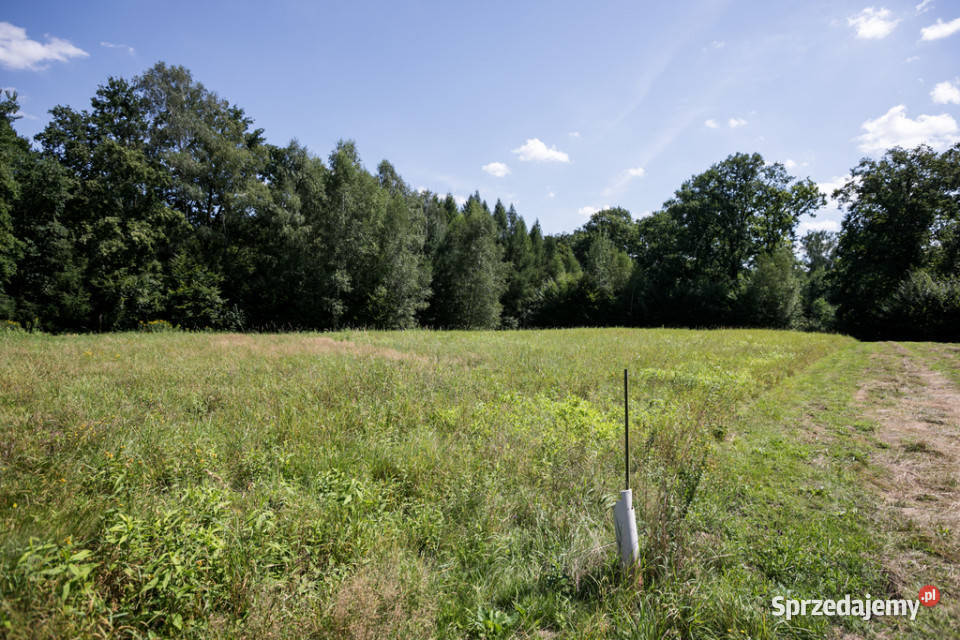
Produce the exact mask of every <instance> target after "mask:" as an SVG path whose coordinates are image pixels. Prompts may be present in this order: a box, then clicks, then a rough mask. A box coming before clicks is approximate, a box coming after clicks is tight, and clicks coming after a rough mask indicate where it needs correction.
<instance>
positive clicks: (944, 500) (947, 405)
mask: <svg viewBox="0 0 960 640" xmlns="http://www.w3.org/2000/svg"><path fill="white" fill-rule="evenodd" d="M874 362H875V365H876V366H875V369H874V373H876V376H871V379H870V380H869V381H867V382H865V383H864V385H863V386H862V387H861V389H860V391H859V392H858V394H857V398H856V400H857V402H858V404H859V405H860V406H861V407H862V408H863V411H864V414H865V415H866V416H867V417H869V418H872V419H873V420H874V421H876V423H877V430H876V432H875V434H874V436H875V438H876V441H877V442H876V444H877V446H878V452H877V454H876V455H875V456H874V457H873V459H872V462H873V465H874V469H873V471H874V473H873V475H872V477H871V483H872V484H873V485H874V489H875V491H876V492H877V493H878V495H879V498H880V500H879V504H878V509H877V512H876V518H877V520H878V525H879V526H880V527H881V528H882V529H884V530H887V531H889V532H891V533H892V536H891V539H892V540H893V542H892V543H891V544H890V545H888V548H887V549H885V552H884V558H883V560H884V566H885V568H886V569H887V571H888V572H889V575H890V577H891V580H892V582H893V583H894V585H895V587H896V590H897V591H899V592H900V595H901V596H902V597H904V598H916V597H917V595H916V594H917V592H918V590H919V587H921V586H923V585H924V584H933V585H935V586H937V587H938V588H939V589H940V590H941V593H942V596H941V603H940V605H938V606H937V607H935V608H934V609H932V610H929V611H925V612H921V613H924V614H925V615H924V616H922V619H921V616H918V621H919V622H920V624H919V625H906V624H903V623H900V624H893V625H889V626H888V625H884V626H883V628H881V629H878V631H879V633H878V635H880V636H886V637H901V634H906V635H909V636H914V637H956V636H954V635H948V636H942V635H940V634H942V633H943V632H944V631H945V630H947V629H951V630H952V631H950V633H954V634H956V633H958V632H957V631H956V628H955V627H953V625H955V624H958V622H960V388H958V386H957V385H956V384H954V383H953V382H952V381H951V380H949V379H948V378H947V377H946V376H944V375H943V374H941V373H939V372H937V371H934V370H932V369H930V368H929V367H928V366H927V364H926V362H925V361H924V359H923V358H922V357H920V355H919V354H917V353H915V352H914V351H912V350H911V349H909V348H908V347H906V346H904V345H901V344H898V343H885V344H883V345H878V350H877V353H876V354H875V356H874ZM957 364H958V365H960V362H958V363H957ZM927 614H930V615H927ZM934 634H935V635H934Z"/></svg>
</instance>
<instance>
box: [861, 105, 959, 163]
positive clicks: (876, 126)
mask: <svg viewBox="0 0 960 640" xmlns="http://www.w3.org/2000/svg"><path fill="white" fill-rule="evenodd" d="M861 126H862V128H863V129H865V130H866V133H864V134H862V135H861V136H859V137H858V138H857V140H859V142H860V150H861V151H865V152H867V153H872V152H874V151H886V150H887V149H889V148H890V147H897V146H899V147H905V148H907V149H911V148H913V147H916V146H917V145H919V144H927V145H930V146H931V147H933V148H934V149H944V148H946V147H948V146H950V145H952V144H953V143H955V142H957V141H958V140H960V135H958V131H960V130H958V128H957V122H956V120H954V119H953V118H952V117H951V116H950V115H948V114H946V113H944V114H941V115H939V116H928V115H920V116H918V117H917V119H916V120H911V119H910V118H908V117H907V108H906V107H905V106H903V105H902V104H901V105H898V106H896V107H893V108H892V109H890V110H889V111H887V112H886V113H885V114H883V115H882V116H880V117H879V118H877V119H875V120H867V121H866V122H864V123H863V125H861Z"/></svg>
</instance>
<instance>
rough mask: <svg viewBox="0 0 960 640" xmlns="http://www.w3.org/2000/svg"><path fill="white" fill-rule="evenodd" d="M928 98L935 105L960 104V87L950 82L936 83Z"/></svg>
mask: <svg viewBox="0 0 960 640" xmlns="http://www.w3.org/2000/svg"><path fill="white" fill-rule="evenodd" d="M930 97H931V98H932V99H933V101H934V102H936V103H937V104H960V87H957V85H955V84H953V83H951V82H938V83H937V86H935V87H934V88H933V91H931V92H930Z"/></svg>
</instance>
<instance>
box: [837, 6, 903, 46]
mask: <svg viewBox="0 0 960 640" xmlns="http://www.w3.org/2000/svg"><path fill="white" fill-rule="evenodd" d="M898 22H900V20H892V19H891V18H890V10H889V9H874V8H873V7H867V8H866V9H864V10H863V11H861V12H860V13H858V14H857V15H855V16H853V17H850V18H847V24H848V25H850V26H851V27H854V28H855V29H856V30H857V37H858V38H864V39H877V38H886V37H887V36H888V35H890V33H891V32H893V29H894V27H896V26H897V23H898Z"/></svg>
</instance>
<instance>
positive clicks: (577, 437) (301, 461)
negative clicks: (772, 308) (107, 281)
mask: <svg viewBox="0 0 960 640" xmlns="http://www.w3.org/2000/svg"><path fill="white" fill-rule="evenodd" d="M878 348H880V347H879V346H878V345H876V344H868V343H861V342H857V341H856V340H853V339H852V338H847V337H843V336H837V335H825V334H804V333H798V332H789V331H766V330H714V331H693V330H666V329H663V330H635V329H572V330H555V331H500V332H456V331H449V332H432V331H419V330H417V331H402V332H359V331H357V332H351V331H346V332H340V333H323V334H319V333H317V334H306V333H297V334H263V335H255V334H249V335H241V334H224V333H185V332H176V331H162V332H157V333H147V332H133V333H118V334H104V335H64V336H51V335H40V334H30V333H25V332H13V331H10V332H0V636H6V637H8V638H47V637H49V638H53V637H197V638H201V637H202V638H210V637H247V638H286V637H290V638H304V637H313V638H328V637H329V638H391V637H396V638H430V637H438V638H460V637H468V638H496V637H528V638H566V637H570V638H574V637H576V638H581V637H595V638H606V637H610V638H661V637H673V638H748V637H749V638H819V637H824V636H827V635H831V634H832V635H836V636H838V637H839V635H840V634H841V633H851V634H864V633H872V632H873V631H875V630H876V627H875V626H874V627H871V626H869V625H867V624H866V623H864V622H862V621H858V620H836V619H834V620H832V621H831V620H829V619H826V618H813V617H807V618H794V619H793V620H791V621H789V622H787V621H785V620H784V619H783V618H777V617H774V616H772V613H771V609H770V598H771V597H772V596H774V595H786V596H788V597H839V596H842V595H843V594H846V593H850V594H863V593H871V594H874V595H875V596H880V595H883V594H892V593H894V592H895V591H896V587H895V586H894V585H892V584H891V579H890V576H889V575H888V572H887V571H885V569H884V566H883V563H882V561H881V557H882V554H883V549H884V547H885V545H887V544H888V542H889V540H890V539H891V538H890V537H889V536H888V534H887V533H886V532H885V531H884V529H883V528H882V526H881V525H880V524H878V520H877V518H876V517H875V514H872V513H870V511H869V509H867V508H865V505H869V504H871V497H870V489H869V487H868V486H867V485H866V483H865V482H864V477H865V474H869V472H870V468H871V467H870V460H871V455H872V452H873V451H875V450H877V448H878V443H877V442H875V441H874V440H873V439H872V438H871V432H872V430H873V428H874V427H873V425H872V423H871V421H870V420H869V419H866V418H863V417H862V416H861V415H860V412H859V410H858V408H857V407H856V405H855V403H854V401H853V399H854V396H855V394H856V393H857V390H858V388H859V386H860V385H861V382H862V380H863V379H864V375H865V372H866V371H867V370H868V369H869V367H870V366H871V355H872V354H873V353H874V352H875V351H876V350H877V349H878ZM951 362H953V361H951ZM944 366H946V365H944ZM950 366H952V365H950ZM624 368H629V370H630V374H631V380H632V382H631V390H630V396H631V398H630V399H631V405H632V406H631V417H632V438H631V445H632V447H631V449H632V451H631V461H632V467H633V468H632V470H631V473H632V478H633V480H632V483H633V489H634V495H635V496H636V500H637V515H638V527H639V529H640V538H641V567H640V569H639V570H638V571H637V572H636V573H635V574H633V575H631V576H628V577H624V576H622V575H621V572H620V570H619V566H618V563H617V555H616V549H615V545H614V530H613V521H612V514H611V507H612V505H613V502H614V501H615V500H616V498H617V495H618V491H619V489H620V488H621V485H622V482H623V470H622V464H623V457H622V456H623V453H622V389H623V388H622V372H623V369H624ZM918 586H919V585H918ZM909 597H915V596H912V595H910V596H909ZM921 613H923V614H929V615H926V617H925V622H923V624H924V625H926V626H924V627H922V628H921V627H919V626H918V627H915V628H912V632H914V633H916V634H919V635H918V637H922V635H923V634H924V633H936V632H937V630H938V629H941V630H943V629H949V628H951V627H950V624H952V623H951V621H950V619H949V618H946V617H944V616H946V615H947V614H945V613H944V614H939V613H937V612H936V611H933V610H932V611H930V612H921ZM938 616H939V617H938ZM831 624H833V625H839V626H831ZM938 625H939V626H938ZM906 632H911V630H909V629H908V630H907V631H906Z"/></svg>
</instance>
